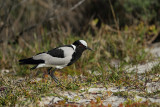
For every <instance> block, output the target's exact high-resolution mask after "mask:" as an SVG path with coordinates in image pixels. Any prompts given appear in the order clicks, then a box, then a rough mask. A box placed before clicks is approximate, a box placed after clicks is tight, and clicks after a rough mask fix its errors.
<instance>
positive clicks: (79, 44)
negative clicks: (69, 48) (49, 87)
mask: <svg viewBox="0 0 160 107" xmlns="http://www.w3.org/2000/svg"><path fill="white" fill-rule="evenodd" d="M73 45H75V46H76V48H77V49H80V50H83V51H84V50H86V49H88V50H92V49H91V48H89V47H88V46H87V42H86V41H84V40H77V41H75V42H74V43H73Z"/></svg>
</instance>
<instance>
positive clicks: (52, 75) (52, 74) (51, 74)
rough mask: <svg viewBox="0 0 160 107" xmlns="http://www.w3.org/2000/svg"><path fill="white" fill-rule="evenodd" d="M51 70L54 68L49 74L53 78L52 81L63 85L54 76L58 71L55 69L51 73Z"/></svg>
mask: <svg viewBox="0 0 160 107" xmlns="http://www.w3.org/2000/svg"><path fill="white" fill-rule="evenodd" d="M51 69H52V67H51V68H49V69H48V74H49V75H50V76H51V77H52V79H53V80H54V81H55V82H56V83H57V84H58V85H62V84H61V83H60V82H59V81H58V79H57V78H56V77H55V75H54V72H55V71H56V70H57V69H56V68H55V69H54V70H53V71H52V72H50V70H51Z"/></svg>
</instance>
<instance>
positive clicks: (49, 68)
mask: <svg viewBox="0 0 160 107" xmlns="http://www.w3.org/2000/svg"><path fill="white" fill-rule="evenodd" d="M51 69H52V67H50V68H48V71H47V72H48V74H49V75H50V70H51Z"/></svg>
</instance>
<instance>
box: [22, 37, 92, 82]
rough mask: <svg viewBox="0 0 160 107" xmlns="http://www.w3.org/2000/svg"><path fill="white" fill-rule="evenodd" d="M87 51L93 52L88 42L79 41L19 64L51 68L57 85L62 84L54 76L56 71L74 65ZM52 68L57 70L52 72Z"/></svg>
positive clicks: (24, 60)
mask: <svg viewBox="0 0 160 107" xmlns="http://www.w3.org/2000/svg"><path fill="white" fill-rule="evenodd" d="M87 49H88V50H92V49H91V48H89V47H88V46H87V43H86V41H84V40H77V41H75V42H74V43H73V44H71V45H64V46H60V47H57V48H54V49H52V50H50V51H48V52H42V53H39V54H37V55H35V56H32V57H30V58H27V59H21V60H19V64H20V65H24V64H31V65H35V66H34V67H32V68H31V69H36V68H41V67H49V69H48V74H49V75H50V76H51V77H52V78H53V80H54V81H55V82H56V83H57V84H60V82H59V81H58V79H57V78H56V77H55V76H54V72H55V70H57V69H62V68H64V67H66V66H70V65H72V64H73V63H74V62H76V61H77V60H78V59H79V58H80V57H81V55H82V53H83V52H84V51H85V50H87ZM52 67H54V68H55V69H54V70H53V71H52V72H50V71H51V69H52Z"/></svg>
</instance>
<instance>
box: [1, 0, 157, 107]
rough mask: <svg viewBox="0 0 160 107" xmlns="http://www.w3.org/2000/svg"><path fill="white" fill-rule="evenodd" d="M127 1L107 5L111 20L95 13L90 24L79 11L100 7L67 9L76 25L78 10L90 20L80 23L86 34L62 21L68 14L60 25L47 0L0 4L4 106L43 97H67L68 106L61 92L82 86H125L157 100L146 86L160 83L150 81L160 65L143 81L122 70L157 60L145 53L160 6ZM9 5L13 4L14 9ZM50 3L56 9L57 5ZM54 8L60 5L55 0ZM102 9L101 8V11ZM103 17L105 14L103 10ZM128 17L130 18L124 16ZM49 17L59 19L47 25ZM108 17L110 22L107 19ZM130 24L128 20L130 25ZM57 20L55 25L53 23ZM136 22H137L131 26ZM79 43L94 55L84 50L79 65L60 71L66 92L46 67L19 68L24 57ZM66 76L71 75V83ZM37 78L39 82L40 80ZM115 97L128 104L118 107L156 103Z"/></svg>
mask: <svg viewBox="0 0 160 107" xmlns="http://www.w3.org/2000/svg"><path fill="white" fill-rule="evenodd" d="M71 1H72V0H71ZM95 1H96V3H99V4H100V5H101V4H103V2H104V1H105V0H104V1H103V2H98V0H95ZM109 1H110V0H109ZM123 2H124V3H122V2H120V1H117V2H116V1H114V0H113V1H112V2H111V1H110V3H107V6H108V7H107V9H108V8H109V9H110V11H109V12H108V16H109V17H106V16H103V15H101V14H98V13H96V15H95V16H93V17H94V18H91V17H89V18H88V19H89V21H87V20H88V19H87V17H86V16H87V15H86V14H82V13H83V11H82V10H81V9H86V5H87V6H90V5H89V4H94V5H93V7H92V6H90V14H91V13H93V11H94V10H93V11H92V9H96V6H97V5H96V3H94V2H91V1H89V2H88V1H87V2H84V4H81V5H80V7H79V8H80V9H78V7H76V9H75V10H74V9H73V8H72V7H71V6H72V4H76V3H75V2H74V0H73V1H72V2H71V4H68V7H69V9H71V11H69V12H68V13H67V15H69V16H68V17H72V18H73V22H74V21H75V17H77V16H78V15H77V14H76V16H74V14H75V13H76V12H77V11H79V12H80V14H79V16H80V17H81V16H82V15H84V18H85V17H86V19H84V18H80V19H81V20H80V21H83V20H85V21H84V22H85V24H84V25H83V27H82V28H83V29H81V26H80V24H79V23H80V22H79V21H77V22H75V23H74V24H73V23H71V22H72V21H69V22H68V20H69V19H67V20H66V21H64V19H65V18H66V17H67V15H66V14H64V19H63V18H60V19H59V20H58V19H56V18H55V17H53V14H54V15H55V16H56V17H60V16H58V15H57V13H56V12H55V13H52V12H51V11H53V9H54V8H53V7H52V8H49V7H47V6H50V5H49V0H48V1H47V2H46V3H45V2H44V1H41V0H39V1H34V0H29V1H28V2H24V3H23V2H20V1H19V0H13V1H5V2H3V1H0V4H3V5H0V8H1V9H0V18H2V19H3V20H2V21H0V37H1V39H0V106H15V105H19V106H25V105H29V104H30V105H33V106H36V104H37V103H38V101H40V100H41V99H42V97H44V96H58V97H60V98H63V99H64V101H63V102H59V103H58V104H60V105H64V104H65V101H67V100H68V99H69V98H67V97H64V96H61V95H60V94H59V93H58V92H57V90H62V91H80V89H81V88H83V87H90V86H92V85H95V86H96V85H97V84H102V85H103V87H106V88H108V87H110V86H111V85H112V86H118V87H124V86H125V87H129V88H130V89H135V88H136V89H139V90H142V91H143V92H144V93H139V94H138V95H140V96H145V97H149V96H152V97H154V96H155V95H156V94H158V95H159V91H156V92H154V93H147V92H146V84H144V83H145V82H146V81H148V80H149V81H159V79H154V80H153V79H150V75H153V76H154V77H155V78H158V76H157V74H158V75H160V72H159V67H160V66H159V65H157V66H156V67H154V68H153V69H152V70H151V71H150V72H147V73H144V74H141V75H142V76H144V77H145V80H140V79H138V78H139V77H138V76H137V73H128V72H127V71H126V70H125V69H124V68H125V67H126V66H127V65H137V64H142V63H145V62H146V61H152V60H153V59H154V56H152V55H151V54H150V53H149V52H146V51H145V49H146V47H147V46H148V45H151V44H152V43H153V42H154V41H156V38H158V36H159V35H158V34H159V26H157V25H158V23H159V20H158V18H159V16H158V11H156V10H158V7H159V6H160V5H159V1H158V0H154V1H150V0H146V1H145V2H141V1H139V0H123ZM11 3H13V6H12V5H11ZM52 3H53V4H54V2H52ZM55 3H57V2H56V0H55ZM58 3H59V2H58ZM105 4H106V3H105ZM122 4H123V5H122ZM45 6H46V7H45ZM58 6H60V7H61V8H62V7H63V8H65V9H66V8H67V6H66V2H65V3H64V4H63V3H59V4H56V7H55V8H56V9H59V7H58ZM112 6H113V7H112ZM152 6H155V8H154V9H151V8H152ZM7 7H10V8H7ZM119 7H123V8H122V10H123V9H124V10H125V11H124V13H122V14H125V15H124V16H125V17H123V15H121V12H122V10H121V9H120V10H119V11H118V9H119ZM3 8H4V9H6V8H7V9H6V11H3V10H4V9H3ZM49 9H50V10H49ZM65 9H62V10H59V12H58V13H62V14H63V13H64V12H65V11H64V10H65ZM67 9H68V8H67ZM69 9H68V10H69ZM72 9H73V10H72ZM105 9H106V8H105ZM105 9H104V10H105ZM47 10H48V12H49V13H48V14H49V15H48V14H47V13H46V14H45V16H42V14H44V13H45V12H46V11H47ZM98 10H99V8H97V11H98ZM2 11H3V12H2ZM40 11H41V12H40ZM103 13H106V12H105V11H103ZM90 14H89V15H90ZM106 14H107V13H106ZM91 15H93V14H91ZM98 15H99V17H98ZM120 15H121V16H120ZM128 15H129V16H130V17H131V18H128V17H126V16H128ZM114 16H116V17H114ZM117 17H118V18H117ZM122 17H123V18H122ZM50 18H53V19H54V18H55V20H54V22H53V24H52V23H51V22H50V21H49V19H50ZM105 18H106V20H108V21H109V22H107V21H106V20H104V19H105ZM133 19H134V20H133ZM159 19H160V18H159ZM70 20H71V19H70ZM118 20H119V22H118ZM126 20H129V22H127V21H126ZM52 21H53V20H52ZM56 21H57V23H55V22H56ZM133 21H134V23H132V24H133V25H131V22H133ZM32 22H33V23H32ZM63 22H64V25H63ZM87 22H88V23H87ZM28 23H29V24H28ZM124 23H125V24H124ZM32 24H33V25H32ZM67 24H68V28H67ZM72 24H73V27H72V26H71V25H72ZM75 26H78V28H75V29H74V27H75ZM77 29H81V30H77ZM4 35H5V36H4ZM3 36H4V37H3ZM78 39H84V40H86V41H87V42H88V46H90V47H91V48H92V49H93V50H94V52H89V51H86V52H85V54H84V55H82V57H81V59H80V60H78V61H77V62H76V63H75V64H73V65H71V66H69V67H66V68H64V69H62V70H58V71H56V76H57V77H58V78H59V79H60V80H61V81H62V84H63V85H64V87H65V88H63V89H61V88H60V87H59V86H56V84H55V83H54V81H52V79H51V78H50V77H49V76H47V72H46V71H47V69H46V68H41V69H36V70H33V71H30V69H29V68H30V67H31V66H20V65H19V64H18V60H19V59H21V58H26V57H29V56H32V55H35V54H36V53H39V52H43V51H47V50H50V49H52V48H54V47H57V46H60V45H63V44H71V43H73V42H74V41H75V40H78ZM95 74H99V75H95ZM68 75H70V78H69V77H68ZM154 77H153V78H154ZM37 78H40V80H38V79H37ZM113 95H118V96H122V97H125V98H128V100H127V101H126V102H125V103H124V104H121V105H119V106H123V105H126V106H129V105H132V106H148V105H152V104H153V103H151V102H149V101H148V102H143V103H140V102H139V101H137V102H135V101H133V100H131V98H133V97H134V96H135V95H137V93H129V92H116V93H113ZM96 104H99V106H101V105H102V106H103V104H102V103H101V98H97V101H96V102H95V101H91V102H90V104H89V105H88V106H92V105H96ZM153 105H155V106H157V105H158V104H153ZM108 106H111V105H108Z"/></svg>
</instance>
